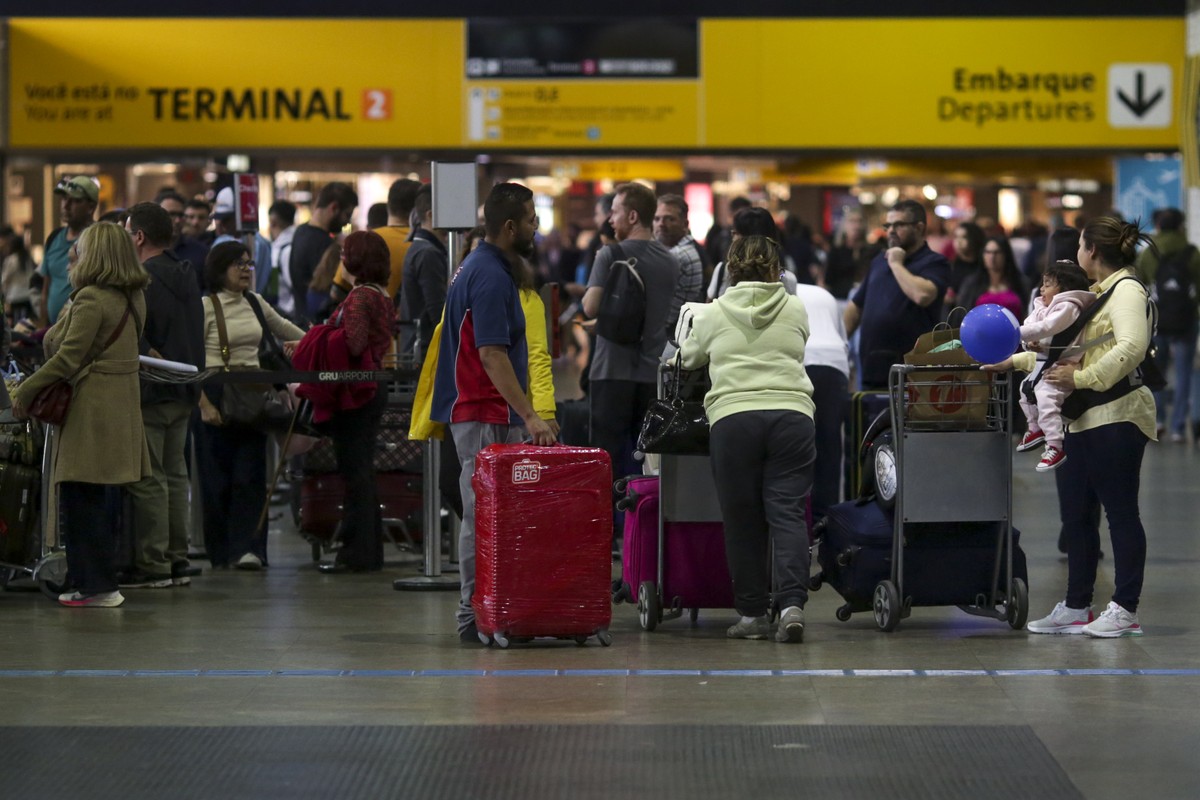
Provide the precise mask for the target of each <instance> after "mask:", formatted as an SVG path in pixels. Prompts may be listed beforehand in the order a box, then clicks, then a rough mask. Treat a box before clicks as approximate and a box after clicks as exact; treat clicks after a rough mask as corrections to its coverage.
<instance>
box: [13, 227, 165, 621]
mask: <svg viewBox="0 0 1200 800" xmlns="http://www.w3.org/2000/svg"><path fill="white" fill-rule="evenodd" d="M74 244H75V247H77V248H78V254H79V260H78V262H77V263H76V264H74V265H73V266H72V268H71V272H70V279H71V285H72V286H74V287H75V291H74V292H72V294H71V298H72V302H71V304H70V305H69V306H67V307H65V308H64V310H63V312H62V314H61V315H60V316H59V319H58V322H57V323H56V324H55V325H54V327H52V328H51V329H50V330H49V331H48V332H47V333H46V338H45V345H46V352H47V353H48V354H50V359H49V360H48V361H47V362H46V363H45V364H44V365H42V367H41V368H40V369H38V370H37V371H35V372H34V373H33V374H32V375H30V376H29V377H28V378H26V379H25V380H24V381H22V383H21V385H20V386H19V387H17V390H16V391H15V392H14V393H13V415H14V416H15V417H16V418H17V419H24V418H25V417H26V416H28V412H27V409H28V408H29V406H30V405H31V404H32V403H33V401H34V398H36V397H37V396H38V393H39V392H41V391H42V390H43V389H45V388H46V387H48V386H49V385H50V384H51V383H54V382H56V381H59V380H63V379H66V380H69V381H70V382H71V384H72V387H73V389H74V394H73V396H72V398H71V407H70V412H69V413H68V414H67V416H66V419H65V420H64V421H63V423H62V424H61V425H60V426H59V429H58V436H57V440H56V450H55V466H54V476H53V480H54V483H55V484H57V486H58V497H59V502H60V509H61V511H60V514H61V516H60V529H61V531H62V534H63V538H64V541H65V543H66V546H67V569H68V576H67V577H68V583H69V584H70V586H71V588H72V589H73V590H74V591H71V592H68V593H66V594H63V595H60V596H59V598H58V601H59V603H61V604H62V605H64V606H69V607H72V608H115V607H116V606H119V605H121V603H123V602H124V600H125V598H124V597H122V596H121V593H120V592H119V591H118V590H117V574H116V566H115V564H114V557H115V556H116V547H117V527H116V520H114V519H113V518H112V517H111V516H110V515H109V513H108V508H107V505H106V504H105V489H106V488H107V487H108V486H112V485H120V484H126V483H133V482H135V481H138V480H140V479H141V478H143V477H145V476H147V475H149V474H150V454H149V451H148V450H147V449H146V434H145V430H144V428H143V427H142V405H141V389H140V388H139V383H138V340H139V339H140V338H141V329H142V320H144V319H145V318H146V300H145V297H144V295H143V293H142V289H143V288H145V286H146V284H147V283H149V276H148V275H147V274H146V270H145V269H143V267H142V265H141V263H140V262H139V261H138V258H137V253H136V252H135V251H134V247H133V241H132V240H131V239H130V238H129V234H128V233H126V232H125V231H124V230H123V229H122V228H120V227H118V226H117V225H113V224H111V223H106V222H101V223H97V224H95V225H92V226H89V227H88V228H86V229H85V230H84V231H83V233H82V234H80V236H79V238H78V239H77V240H76V241H75V243H74Z"/></svg>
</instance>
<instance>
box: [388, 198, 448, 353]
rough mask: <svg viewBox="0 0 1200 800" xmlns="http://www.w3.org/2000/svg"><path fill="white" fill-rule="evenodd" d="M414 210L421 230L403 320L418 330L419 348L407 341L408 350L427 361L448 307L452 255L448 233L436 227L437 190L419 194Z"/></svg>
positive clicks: (411, 253) (407, 268)
mask: <svg viewBox="0 0 1200 800" xmlns="http://www.w3.org/2000/svg"><path fill="white" fill-rule="evenodd" d="M413 211H414V213H415V214H416V215H417V219H418V220H419V227H418V228H417V230H416V231H415V232H414V233H413V238H412V245H411V246H410V247H409V248H408V252H407V253H406V254H405V255H404V278H403V282H402V283H401V288H400V319H401V321H403V322H409V323H412V324H413V325H414V326H415V327H416V331H415V334H414V336H415V339H416V343H415V346H414V347H412V348H410V347H408V344H410V342H406V344H405V350H406V351H412V352H415V353H416V356H417V360H418V361H424V360H425V354H426V353H428V352H429V343H430V342H431V341H432V340H433V329H434V328H435V327H437V324H438V323H439V322H440V321H441V319H442V308H443V307H444V306H445V305H446V291H447V289H448V287H449V286H450V275H449V273H448V272H447V269H448V266H449V264H450V255H449V253H448V252H447V250H446V238H447V237H446V232H445V231H440V230H435V229H434V227H433V190H432V189H431V188H430V187H429V185H428V184H426V185H425V186H422V187H421V189H420V190H419V191H418V192H417V199H416V202H415V204H414V205H413Z"/></svg>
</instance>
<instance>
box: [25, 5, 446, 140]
mask: <svg viewBox="0 0 1200 800" xmlns="http://www.w3.org/2000/svg"><path fill="white" fill-rule="evenodd" d="M8 32H9V33H8V35H9V49H10V53H11V59H10V70H9V76H10V78H9V81H10V83H9V103H10V125H11V129H10V138H9V142H10V144H11V145H12V146H13V147H18V148H55V147H72V148H78V147H86V148H92V147H96V148H114V147H115V148H130V147H178V148H229V147H239V148H254V147H262V148H275V147H281V148H311V147H319V148H330V147H333V148H353V147H428V146H458V145H459V144H460V143H461V134H460V132H461V130H462V125H461V118H460V116H459V108H460V105H459V103H458V102H457V101H456V98H457V97H458V96H459V94H460V92H461V89H462V78H461V75H462V61H463V43H462V22H461V21H460V20H404V21H387V20H370V21H352V22H342V21H338V20H291V19H288V20H282V19H281V20H234V19H219V20H218V19H87V20H77V19H76V20H71V19H62V20H59V19H56V20H36V19H13V20H10V21H9V25H8ZM187 42H191V43H203V45H204V46H203V47H202V48H201V49H200V50H199V51H196V52H198V53H199V55H193V54H190V52H191V51H189V50H188V49H187V48H183V47H181V45H182V44H183V43H187ZM193 50H195V49H194V48H193Z"/></svg>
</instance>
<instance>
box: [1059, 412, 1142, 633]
mask: <svg viewBox="0 0 1200 800" xmlns="http://www.w3.org/2000/svg"><path fill="white" fill-rule="evenodd" d="M1147 441H1149V440H1148V439H1147V438H1146V435H1145V434H1144V433H1142V432H1141V430H1140V429H1139V428H1138V427H1137V426H1136V425H1134V424H1133V423H1132V422H1118V423H1114V424H1111V425H1102V426H1100V427H1099V428H1092V429H1091V430H1087V431H1082V432H1080V433H1071V432H1068V433H1067V436H1066V441H1065V443H1064V449H1065V451H1066V453H1067V460H1066V461H1064V462H1063V464H1062V466H1061V467H1059V468H1058V474H1059V475H1060V476H1061V480H1059V481H1058V491H1059V503H1060V507H1061V510H1062V517H1063V534H1064V538H1065V539H1066V545H1067V598H1066V600H1067V606H1069V607H1070V608H1087V607H1088V606H1089V605H1091V604H1092V595H1093V593H1094V592H1095V588H1096V566H1097V564H1098V563H1099V561H1100V528H1099V524H1098V523H1099V516H1098V515H1096V514H1095V513H1094V510H1095V508H1096V506H1097V504H1100V505H1103V506H1104V511H1105V513H1106V514H1107V515H1108V530H1109V537H1110V539H1111V540H1112V552H1113V569H1114V573H1115V575H1114V578H1115V583H1116V587H1115V589H1114V591H1113V597H1112V599H1113V602H1115V603H1118V604H1120V605H1121V606H1122V607H1123V608H1125V609H1126V610H1127V611H1129V612H1131V613H1136V612H1137V607H1138V600H1139V599H1140V597H1141V594H1142V581H1143V576H1144V573H1145V567H1146V530H1145V528H1143V527H1142V518H1141V513H1140V512H1139V510H1138V491H1139V489H1140V486H1141V472H1142V455H1143V454H1144V453H1145V452H1146V442H1147ZM1056 477H1058V476H1056Z"/></svg>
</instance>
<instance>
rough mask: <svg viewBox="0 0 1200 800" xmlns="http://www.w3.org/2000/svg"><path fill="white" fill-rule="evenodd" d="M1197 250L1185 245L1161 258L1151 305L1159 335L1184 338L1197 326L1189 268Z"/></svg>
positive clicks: (1155, 275)
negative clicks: (1154, 307) (1155, 311)
mask: <svg viewBox="0 0 1200 800" xmlns="http://www.w3.org/2000/svg"><path fill="white" fill-rule="evenodd" d="M1195 251H1196V248H1195V247H1192V246H1191V245H1188V246H1187V247H1185V248H1184V249H1183V250H1181V251H1180V252H1178V253H1172V254H1171V255H1170V256H1164V257H1163V258H1161V259H1160V260H1159V262H1158V271H1157V272H1155V273H1154V292H1153V298H1154V302H1155V303H1156V304H1157V305H1158V332H1159V333H1160V334H1162V335H1164V336H1186V335H1188V334H1189V333H1190V332H1191V330H1192V326H1193V325H1195V324H1196V284H1195V283H1194V282H1193V281H1192V271H1191V270H1190V269H1189V267H1190V265H1191V262H1192V254H1193V253H1195Z"/></svg>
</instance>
